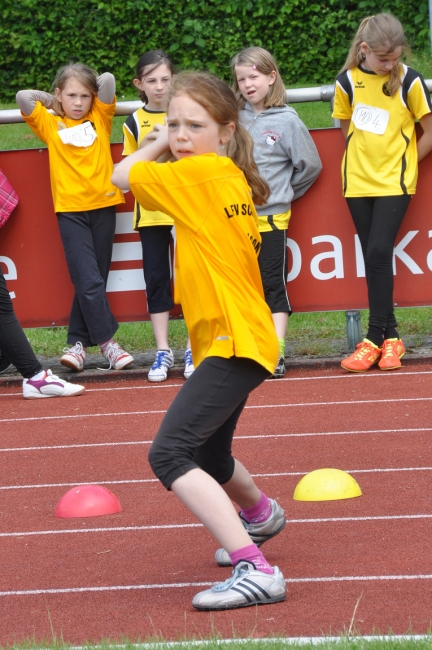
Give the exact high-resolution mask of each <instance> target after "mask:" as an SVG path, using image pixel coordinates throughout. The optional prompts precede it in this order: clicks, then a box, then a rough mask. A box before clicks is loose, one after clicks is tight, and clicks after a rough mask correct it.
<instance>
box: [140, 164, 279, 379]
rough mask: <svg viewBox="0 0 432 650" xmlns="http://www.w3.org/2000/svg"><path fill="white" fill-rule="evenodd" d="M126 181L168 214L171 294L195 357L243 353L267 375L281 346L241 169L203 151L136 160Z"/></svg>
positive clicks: (255, 221) (143, 202) (144, 200)
mask: <svg viewBox="0 0 432 650" xmlns="http://www.w3.org/2000/svg"><path fill="white" fill-rule="evenodd" d="M129 182H130V186H131V190H132V192H133V194H134V196H135V198H136V199H137V201H139V203H140V204H141V205H143V206H144V207H145V208H146V209H149V210H162V211H163V212H166V213H167V214H168V215H170V216H171V217H172V218H173V219H174V222H175V226H176V236H177V251H176V253H177V255H176V274H175V299H176V302H179V294H178V290H179V288H180V293H181V305H182V308H183V313H184V317H185V320H186V324H187V327H188V332H189V334H190V338H191V344H192V352H193V358H194V363H195V364H196V365H198V364H199V363H200V362H201V361H202V360H203V359H204V358H205V357H208V356H218V357H224V358H229V357H231V356H237V357H246V358H248V359H254V360H255V361H256V362H257V363H259V364H261V365H262V366H264V367H265V368H266V369H267V370H268V371H269V373H273V371H274V369H275V367H276V363H277V360H278V358H279V344H278V340H277V337H276V332H275V328H274V325H273V320H272V316H271V313H270V309H269V307H268V306H267V305H266V303H265V300H264V293H263V288H262V282H261V276H260V271H259V267H258V253H259V250H260V247H261V236H260V234H259V232H258V219H257V215H256V211H255V208H254V205H253V202H252V197H251V192H250V188H249V186H248V184H247V182H246V179H245V177H244V175H243V172H241V171H240V170H239V169H238V167H236V166H235V164H234V163H233V162H232V161H231V160H230V159H229V158H226V157H219V156H217V155H216V154H205V155H201V156H193V157H191V158H185V159H182V160H179V161H177V162H174V163H162V164H160V163H154V162H151V163H149V162H142V163H137V164H136V165H134V166H133V167H132V169H131V171H130V175H129Z"/></svg>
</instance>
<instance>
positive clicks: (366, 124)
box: [352, 104, 390, 135]
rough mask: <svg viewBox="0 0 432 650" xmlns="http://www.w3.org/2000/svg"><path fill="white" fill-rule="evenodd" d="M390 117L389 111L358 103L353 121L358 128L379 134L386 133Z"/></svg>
mask: <svg viewBox="0 0 432 650" xmlns="http://www.w3.org/2000/svg"><path fill="white" fill-rule="evenodd" d="M389 119H390V113H389V112H388V111H386V110H384V109H383V108H376V107H375V106H368V105H367V104H356V106H355V108H354V113H353V116H352V121H353V122H354V124H355V126H356V127H357V128H358V129H360V130H361V131H369V133H376V134H377V135H383V133H385V130H386V128H387V124H388V121H389Z"/></svg>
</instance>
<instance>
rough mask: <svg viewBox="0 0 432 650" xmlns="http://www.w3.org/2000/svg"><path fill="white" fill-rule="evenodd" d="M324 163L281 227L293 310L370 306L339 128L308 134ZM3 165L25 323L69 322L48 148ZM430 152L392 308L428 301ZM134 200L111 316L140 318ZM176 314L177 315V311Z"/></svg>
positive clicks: (8, 231)
mask: <svg viewBox="0 0 432 650" xmlns="http://www.w3.org/2000/svg"><path fill="white" fill-rule="evenodd" d="M311 134H312V137H313V139H314V141H315V143H316V145H317V147H318V151H319V153H320V156H321V160H322V162H323V171H322V173H321V175H320V177H319V178H318V180H317V181H316V182H315V183H314V185H313V186H312V188H311V189H310V190H309V191H308V192H307V193H306V195H305V196H304V197H302V198H301V199H299V200H298V201H295V202H294V204H293V206H292V218H291V222H290V226H289V229H288V247H289V249H290V250H289V278H288V290H289V295H290V299H291V303H292V305H293V309H294V311H297V312H304V311H331V310H339V309H342V310H346V309H361V308H365V307H367V298H366V282H365V278H364V263H363V257H362V253H361V250H360V245H359V242H358V239H357V236H356V234H355V229H354V226H353V224H352V221H351V217H350V214H349V212H348V208H347V206H346V203H345V200H344V199H343V197H342V193H341V178H340V164H341V160H342V155H343V137H342V134H341V133H340V130H339V129H318V130H315V131H312V132H311ZM121 149H122V147H121V145H120V144H117V145H113V147H112V151H113V158H114V160H115V161H118V160H119V159H120V158H121ZM0 168H1V169H2V170H3V171H4V173H5V174H6V176H7V177H8V179H9V180H10V182H11V183H12V186H13V187H14V189H15V190H16V191H17V192H18V195H19V197H20V201H19V204H18V206H17V208H16V209H15V211H14V212H13V214H12V216H11V217H10V219H9V221H8V223H7V224H6V226H5V227H4V228H3V229H2V230H1V231H0V263H1V264H2V268H3V272H4V273H5V277H6V280H7V285H8V288H9V291H10V292H11V295H12V298H13V301H14V307H15V311H16V314H17V316H18V318H19V320H20V322H21V323H22V325H23V326H24V327H46V326H51V325H66V324H67V322H68V316H69V310H70V306H71V302H72V296H73V287H72V284H71V282H70V279H69V274H68V270H67V267H66V262H65V258H64V253H63V248H62V244H61V240H60V236H59V232H58V228H57V223H56V216H55V213H54V211H53V205H52V199H51V192H50V186H49V173H48V152H47V150H46V149H35V150H27V151H5V152H0ZM431 187H432V154H431V155H430V156H429V157H428V158H426V159H425V160H424V161H422V162H421V163H420V176H419V184H418V188H417V194H416V195H415V196H414V197H413V199H412V201H411V205H410V207H409V209H408V212H407V215H406V217H405V219H404V221H403V223H402V227H401V229H400V232H399V235H398V239H397V242H396V247H395V257H394V271H395V303H396V304H397V305H398V306H419V305H432V241H431V238H432V207H431V200H430V188H431ZM132 209H133V197H132V195H131V193H128V194H126V204H123V205H121V206H119V208H118V213H117V228H116V236H115V242H114V249H113V261H112V265H111V271H110V277H109V280H108V287H107V291H108V296H109V301H110V304H111V307H112V309H113V312H114V314H115V315H116V317H117V319H118V320H119V321H122V322H126V321H136V320H146V319H148V317H149V316H148V313H147V309H146V300H145V285H144V279H143V273H142V256H141V244H140V241H139V237H138V235H137V234H136V233H135V232H134V231H133V230H132ZM179 314H181V310H180V309H177V310H176V311H175V312H174V315H179Z"/></svg>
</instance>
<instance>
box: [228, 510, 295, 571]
mask: <svg viewBox="0 0 432 650" xmlns="http://www.w3.org/2000/svg"><path fill="white" fill-rule="evenodd" d="M270 505H271V513H270V516H269V517H268V518H267V519H265V520H264V521H260V522H259V523H257V524H250V523H249V522H247V521H246V520H245V519H243V517H242V516H241V514H240V513H239V517H240V521H241V522H242V524H243V526H244V527H245V528H246V530H247V532H248V533H249V537H250V538H251V540H252V542H254V544H256V545H257V546H258V547H259V546H262V545H263V544H264V542H268V540H269V539H271V538H272V537H275V535H279V533H281V532H282V531H283V529H284V528H285V525H286V519H285V514H284V511H283V510H282V508H281V507H280V505H279V504H278V503H277V501H275V500H274V499H270ZM215 560H216V563H217V564H218V565H219V566H232V563H231V558H230V556H229V554H228V553H227V551H226V550H225V549H224V548H219V549H218V550H217V551H216V553H215Z"/></svg>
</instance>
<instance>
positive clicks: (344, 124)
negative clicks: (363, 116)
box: [339, 120, 351, 140]
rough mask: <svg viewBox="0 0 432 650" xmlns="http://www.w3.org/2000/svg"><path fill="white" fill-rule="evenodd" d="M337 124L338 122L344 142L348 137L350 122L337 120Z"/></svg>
mask: <svg viewBox="0 0 432 650" xmlns="http://www.w3.org/2000/svg"><path fill="white" fill-rule="evenodd" d="M339 122H340V128H341V131H342V133H343V134H344V138H345V140H346V139H347V137H348V131H349V128H350V124H351V120H339Z"/></svg>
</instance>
